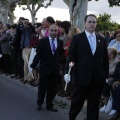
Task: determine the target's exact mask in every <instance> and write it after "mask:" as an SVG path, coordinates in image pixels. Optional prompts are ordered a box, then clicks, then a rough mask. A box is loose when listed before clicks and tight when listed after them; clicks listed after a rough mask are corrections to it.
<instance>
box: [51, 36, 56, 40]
mask: <svg viewBox="0 0 120 120" xmlns="http://www.w3.org/2000/svg"><path fill="white" fill-rule="evenodd" d="M52 39H54V40H55V41H56V40H57V38H51V37H50V36H49V40H52Z"/></svg>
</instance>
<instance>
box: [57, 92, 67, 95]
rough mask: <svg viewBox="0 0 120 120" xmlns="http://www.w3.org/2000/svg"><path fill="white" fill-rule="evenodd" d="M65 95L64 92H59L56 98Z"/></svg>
mask: <svg viewBox="0 0 120 120" xmlns="http://www.w3.org/2000/svg"><path fill="white" fill-rule="evenodd" d="M64 93H65V91H61V92H59V93H58V94H57V95H58V96H61V95H63V94H64Z"/></svg>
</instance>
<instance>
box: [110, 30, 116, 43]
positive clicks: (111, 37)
mask: <svg viewBox="0 0 120 120" xmlns="http://www.w3.org/2000/svg"><path fill="white" fill-rule="evenodd" d="M114 34H115V32H114V31H112V32H111V33H110V39H109V43H110V42H111V40H113V39H115V38H114Z"/></svg>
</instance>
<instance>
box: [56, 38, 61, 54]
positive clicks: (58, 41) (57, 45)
mask: <svg viewBox="0 0 120 120" xmlns="http://www.w3.org/2000/svg"><path fill="white" fill-rule="evenodd" d="M59 45H60V44H59V40H58V39H57V48H56V50H55V53H56V52H57V51H58V48H59Z"/></svg>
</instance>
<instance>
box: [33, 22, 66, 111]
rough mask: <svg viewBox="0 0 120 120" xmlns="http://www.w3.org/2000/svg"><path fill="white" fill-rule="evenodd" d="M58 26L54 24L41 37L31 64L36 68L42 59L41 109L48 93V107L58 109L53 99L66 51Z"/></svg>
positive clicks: (39, 108)
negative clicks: (47, 33) (44, 35)
mask: <svg viewBox="0 0 120 120" xmlns="http://www.w3.org/2000/svg"><path fill="white" fill-rule="evenodd" d="M57 34H58V27H57V26H56V25H55V24H53V25H51V26H50V28H49V36H48V37H46V38H43V39H40V42H39V44H38V48H37V50H36V51H37V54H36V56H35V58H34V60H33V63H32V64H31V67H32V68H33V69H34V68H35V67H36V65H37V63H38V62H39V61H40V71H39V73H40V83H39V88H38V99H37V105H38V108H37V109H38V110H41V107H42V104H43V103H44V98H45V95H46V109H47V110H51V111H53V112H57V111H58V110H57V109H55V108H54V106H53V100H54V98H55V96H56V93H57V86H58V84H59V81H60V66H59V63H60V58H61V55H62V54H63V53H64V50H63V43H62V41H60V40H59V39H57Z"/></svg>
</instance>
